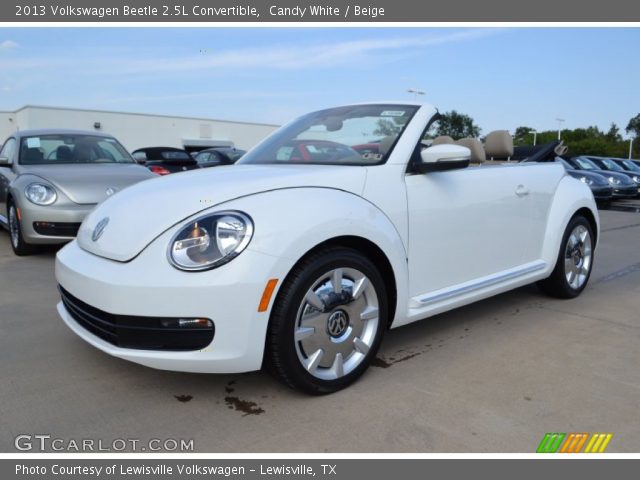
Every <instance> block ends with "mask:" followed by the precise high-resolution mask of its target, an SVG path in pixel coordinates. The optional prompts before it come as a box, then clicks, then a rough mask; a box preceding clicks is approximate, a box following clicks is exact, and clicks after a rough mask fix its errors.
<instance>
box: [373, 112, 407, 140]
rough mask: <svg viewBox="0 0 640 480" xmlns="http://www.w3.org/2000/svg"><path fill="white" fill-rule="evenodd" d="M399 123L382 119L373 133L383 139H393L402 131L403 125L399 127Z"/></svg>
mask: <svg viewBox="0 0 640 480" xmlns="http://www.w3.org/2000/svg"><path fill="white" fill-rule="evenodd" d="M394 118H395V117H394ZM397 122H398V121H397V120H396V121H392V120H388V119H386V118H381V119H379V120H378V122H377V127H376V129H375V130H374V131H373V134H374V135H380V136H382V137H391V136H395V135H398V134H399V133H400V130H401V129H402V125H399V124H398V123H397Z"/></svg>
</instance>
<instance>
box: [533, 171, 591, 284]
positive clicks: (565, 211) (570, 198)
mask: <svg viewBox="0 0 640 480" xmlns="http://www.w3.org/2000/svg"><path fill="white" fill-rule="evenodd" d="M597 212H598V208H597V206H596V203H595V200H594V199H593V194H592V193H591V190H589V187H587V186H586V185H585V184H583V183H582V182H579V181H576V180H575V179H573V178H571V177H569V176H566V177H564V178H563V179H562V180H561V181H560V183H559V184H558V187H557V189H556V193H555V195H554V199H553V202H552V204H551V207H550V209H549V212H548V214H547V225H546V230H545V239H544V244H543V246H542V258H543V260H544V261H545V262H546V263H547V273H549V274H550V273H551V271H552V270H553V266H554V265H555V263H556V260H557V256H558V250H559V248H560V244H561V242H562V237H563V235H564V232H565V230H566V228H567V225H568V224H569V222H570V221H571V219H572V218H574V217H575V216H576V215H583V216H584V217H585V218H586V219H587V221H588V222H589V224H590V226H591V228H592V230H593V235H594V244H595V245H597V241H598V238H599V236H600V235H599V233H600V223H599V218H598V213H597Z"/></svg>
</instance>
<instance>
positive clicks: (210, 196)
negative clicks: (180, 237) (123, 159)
mask: <svg viewBox="0 0 640 480" xmlns="http://www.w3.org/2000/svg"><path fill="white" fill-rule="evenodd" d="M365 179H366V168H363V167H353V166H324V165H285V166H280V165H230V166H224V167H217V168H208V169H198V170H192V171H189V172H184V173H180V174H178V175H167V176H165V177H161V178H158V179H157V180H154V181H153V182H143V183H140V184H138V185H135V186H132V187H131V188H128V189H126V190H125V191H123V192H121V193H119V194H118V195H115V196H113V197H111V198H109V199H108V200H106V201H105V202H104V203H102V204H101V205H99V206H98V207H97V208H96V209H95V210H94V211H93V212H91V213H90V214H89V215H88V216H87V217H86V218H85V221H84V222H83V223H82V226H81V227H80V231H79V232H78V237H77V239H78V244H79V245H80V247H81V248H82V249H84V250H86V251H88V252H91V253H93V254H95V255H99V256H101V257H105V258H109V259H111V260H117V261H121V262H126V261H129V260H132V259H133V258H135V257H136V256H137V255H138V254H139V253H140V252H141V251H142V250H143V249H144V248H145V247H146V246H147V245H149V244H150V243H151V242H152V241H153V240H154V239H155V238H156V237H158V236H159V235H161V234H162V233H163V232H165V231H166V230H167V229H169V228H171V227H172V226H173V225H175V224H176V223H179V222H181V221H182V220H184V219H185V218H188V217H190V216H192V215H195V214H197V213H198V212H201V211H203V210H207V209H209V208H211V207H214V206H216V205H218V204H220V203H224V202H227V201H229V200H233V199H235V198H239V197H244V196H247V195H253V194H257V193H261V192H266V191H270V190H278V189H283V188H298V187H324V188H336V189H340V190H345V191H348V192H352V193H355V194H357V195H360V194H361V193H362V190H363V188H364V184H365ZM265 208H269V207H268V205H267V206H265ZM247 213H248V214H249V215H251V212H247ZM105 218H109V220H108V224H107V226H106V227H105V228H104V230H103V233H102V235H101V236H100V237H99V238H98V239H97V240H96V241H94V240H93V238H92V237H93V232H94V230H95V229H96V226H97V225H98V223H99V222H101V221H102V220H104V219H105ZM124 239H126V241H125V240H124Z"/></svg>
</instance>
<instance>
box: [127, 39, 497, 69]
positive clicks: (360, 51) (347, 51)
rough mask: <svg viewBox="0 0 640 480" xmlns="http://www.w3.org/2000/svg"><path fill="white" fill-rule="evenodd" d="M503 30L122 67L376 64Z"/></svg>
mask: <svg viewBox="0 0 640 480" xmlns="http://www.w3.org/2000/svg"><path fill="white" fill-rule="evenodd" d="M499 31H504V29H481V28H475V29H468V30H462V31H457V32H454V33H438V34H432V35H414V36H404V37H396V38H383V39H365V40H352V41H344V42H335V43H329V42H327V43H324V44H315V45H275V46H272V47H267V48H250V49H237V50H226V51H225V50H221V51H213V52H211V53H204V54H201V55H197V56H189V57H176V58H153V59H147V60H140V61H136V62H131V64H130V65H129V66H124V67H123V68H125V69H126V70H127V71H129V72H131V73H142V72H174V71H177V72H185V71H201V70H213V69H219V68H245V69H247V68H264V69H281V70H282V69H284V70H299V69H306V68H318V67H337V66H343V65H349V64H351V63H353V62H354V61H357V60H369V61H373V62H375V63H378V60H381V58H380V55H382V54H384V53H389V54H391V53H393V52H394V51H395V52H397V51H400V52H402V54H405V53H406V52H407V51H408V50H413V51H414V52H418V51H420V49H424V48H426V47H430V46H439V45H445V44H450V43H459V42H466V41H472V40H477V39H480V38H483V37H487V36H490V35H494V34H496V33H497V32H499Z"/></svg>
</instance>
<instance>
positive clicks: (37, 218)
mask: <svg viewBox="0 0 640 480" xmlns="http://www.w3.org/2000/svg"><path fill="white" fill-rule="evenodd" d="M94 208H95V205H77V204H73V205H66V204H65V205H61V206H57V205H55V204H54V205H49V206H39V205H35V204H32V203H30V202H28V201H24V202H23V204H22V205H21V209H20V213H21V221H20V223H21V225H22V236H23V238H24V239H25V241H26V242H27V243H33V244H56V243H65V242H68V241H70V240H73V239H74V238H75V236H76V233H77V230H78V228H79V227H80V224H81V223H82V221H83V220H84V217H86V216H87V215H88V214H89V213H90V212H91V210H93V209H94Z"/></svg>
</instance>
